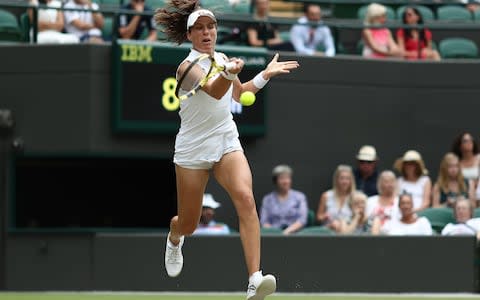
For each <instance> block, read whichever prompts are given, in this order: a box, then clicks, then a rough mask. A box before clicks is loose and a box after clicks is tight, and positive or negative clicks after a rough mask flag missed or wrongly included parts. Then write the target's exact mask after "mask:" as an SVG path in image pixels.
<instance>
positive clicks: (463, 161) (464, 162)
mask: <svg viewBox="0 0 480 300" xmlns="http://www.w3.org/2000/svg"><path fill="white" fill-rule="evenodd" d="M460 157H461V158H460ZM355 158H356V166H355V168H352V167H351V166H349V165H345V164H340V165H338V166H337V168H336V169H335V170H334V171H333V180H332V185H331V188H330V189H328V190H326V191H324V192H323V193H322V194H321V196H320V198H319V201H318V206H317V207H316V208H309V207H308V201H307V197H306V195H305V194H304V193H303V192H301V191H298V190H295V189H294V188H293V187H292V186H293V181H292V176H293V170H292V168H291V167H289V166H288V165H278V166H276V167H274V168H273V171H272V180H273V185H274V189H273V191H272V192H270V193H268V194H267V195H265V196H264V197H263V199H262V201H261V206H260V209H259V213H260V223H261V226H262V230H263V231H264V232H276V233H279V234H284V235H290V234H295V233H297V232H302V231H303V230H304V229H306V228H308V227H319V228H323V230H325V231H328V232H330V233H332V234H348V235H363V234H368V235H434V234H437V235H440V234H441V235H475V236H480V218H475V217H474V211H475V208H477V206H478V203H480V197H479V196H480V184H479V172H478V170H479V169H480V160H479V158H480V154H479V150H478V144H477V142H476V141H475V140H474V139H473V136H472V135H471V134H470V133H468V132H465V133H462V134H460V135H459V136H458V137H457V138H456V139H455V140H454V142H453V145H452V149H451V151H450V152H448V153H446V154H445V155H444V157H443V158H442V160H441V162H440V163H439V170H438V176H437V178H436V179H435V181H434V184H433V186H432V179H431V178H430V176H429V172H428V170H427V168H426V166H425V163H424V160H423V158H422V156H421V154H420V153H419V152H418V151H415V150H408V151H406V152H405V153H404V154H403V155H402V156H401V157H400V158H398V159H397V160H396V161H395V162H394V163H393V164H392V169H387V170H383V171H381V172H379V171H378V170H377V162H378V160H379V158H378V156H377V152H376V149H375V147H374V146H371V145H364V146H362V147H361V148H360V149H359V150H358V153H357V155H356V157H355ZM474 170H475V171H474ZM475 191H476V192H475ZM210 197H211V196H210ZM204 206H205V205H204ZM218 206H219V204H217V205H213V206H212V205H210V207H212V209H215V208H216V207H218ZM314 209H316V213H314ZM432 210H433V211H435V210H440V211H442V212H443V213H447V214H448V213H449V214H450V215H451V218H450V219H449V220H450V221H449V222H445V224H443V225H442V226H441V228H436V227H435V226H433V224H432V223H431V221H433V222H435V220H433V219H432V220H431V219H430V216H429V214H428V213H427V212H428V211H432ZM309 215H311V216H309ZM203 218H204V215H203V214H202V220H203ZM207 221H208V222H210V221H211V219H207ZM208 222H206V221H205V220H203V221H202V222H201V224H200V227H199V228H203V227H204V226H205V224H208ZM447 223H448V224H447ZM212 226H213V228H214V230H213V232H214V233H217V232H218V229H215V228H216V226H217V225H216V223H212ZM434 227H435V228H434ZM199 230H200V229H199ZM224 233H228V231H226V232H224Z"/></svg>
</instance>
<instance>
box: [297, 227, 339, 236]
mask: <svg viewBox="0 0 480 300" xmlns="http://www.w3.org/2000/svg"><path fill="white" fill-rule="evenodd" d="M297 234H299V235H335V234H336V233H335V231H333V230H331V229H330V228H328V227H326V226H311V227H305V228H303V229H302V230H300V231H299V232H297Z"/></svg>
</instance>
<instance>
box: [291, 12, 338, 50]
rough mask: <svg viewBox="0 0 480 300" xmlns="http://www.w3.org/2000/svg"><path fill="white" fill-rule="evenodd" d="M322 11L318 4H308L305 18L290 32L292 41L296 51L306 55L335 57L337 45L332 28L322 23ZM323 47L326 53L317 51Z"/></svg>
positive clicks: (299, 20)
mask: <svg viewBox="0 0 480 300" xmlns="http://www.w3.org/2000/svg"><path fill="white" fill-rule="evenodd" d="M321 18H322V11H321V9H320V5H318V4H306V5H305V16H303V17H301V18H300V19H298V23H299V24H297V25H293V26H292V29H291V30H290V39H291V41H292V44H293V47H294V48H295V51H297V53H299V54H305V55H325V56H335V44H334V42H333V37H332V33H331V32H330V28H328V26H326V25H324V24H323V23H322V22H321ZM320 45H321V46H323V48H324V49H325V51H324V52H320V51H318V50H317V49H318V48H319V46H320Z"/></svg>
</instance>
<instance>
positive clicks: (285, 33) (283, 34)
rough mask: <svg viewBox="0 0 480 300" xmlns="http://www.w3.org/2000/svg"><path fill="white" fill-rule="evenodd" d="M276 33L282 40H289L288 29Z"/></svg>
mask: <svg viewBox="0 0 480 300" xmlns="http://www.w3.org/2000/svg"><path fill="white" fill-rule="evenodd" d="M278 34H279V35H280V38H281V39H282V40H283V41H290V31H289V30H285V31H280V32H279V33H278Z"/></svg>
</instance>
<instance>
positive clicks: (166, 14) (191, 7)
mask: <svg viewBox="0 0 480 300" xmlns="http://www.w3.org/2000/svg"><path fill="white" fill-rule="evenodd" d="M198 7H199V1H198V0H169V1H168V2H167V5H166V7H163V8H159V9H157V10H156V11H155V15H154V19H155V23H157V25H160V26H162V27H163V29H162V32H163V33H165V35H166V36H167V38H166V39H167V40H169V41H171V42H175V43H177V44H179V45H180V44H181V43H183V42H185V41H186V40H187V20H188V16H189V15H190V14H191V13H192V12H193V11H195V10H196V9H197V8H198Z"/></svg>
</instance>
